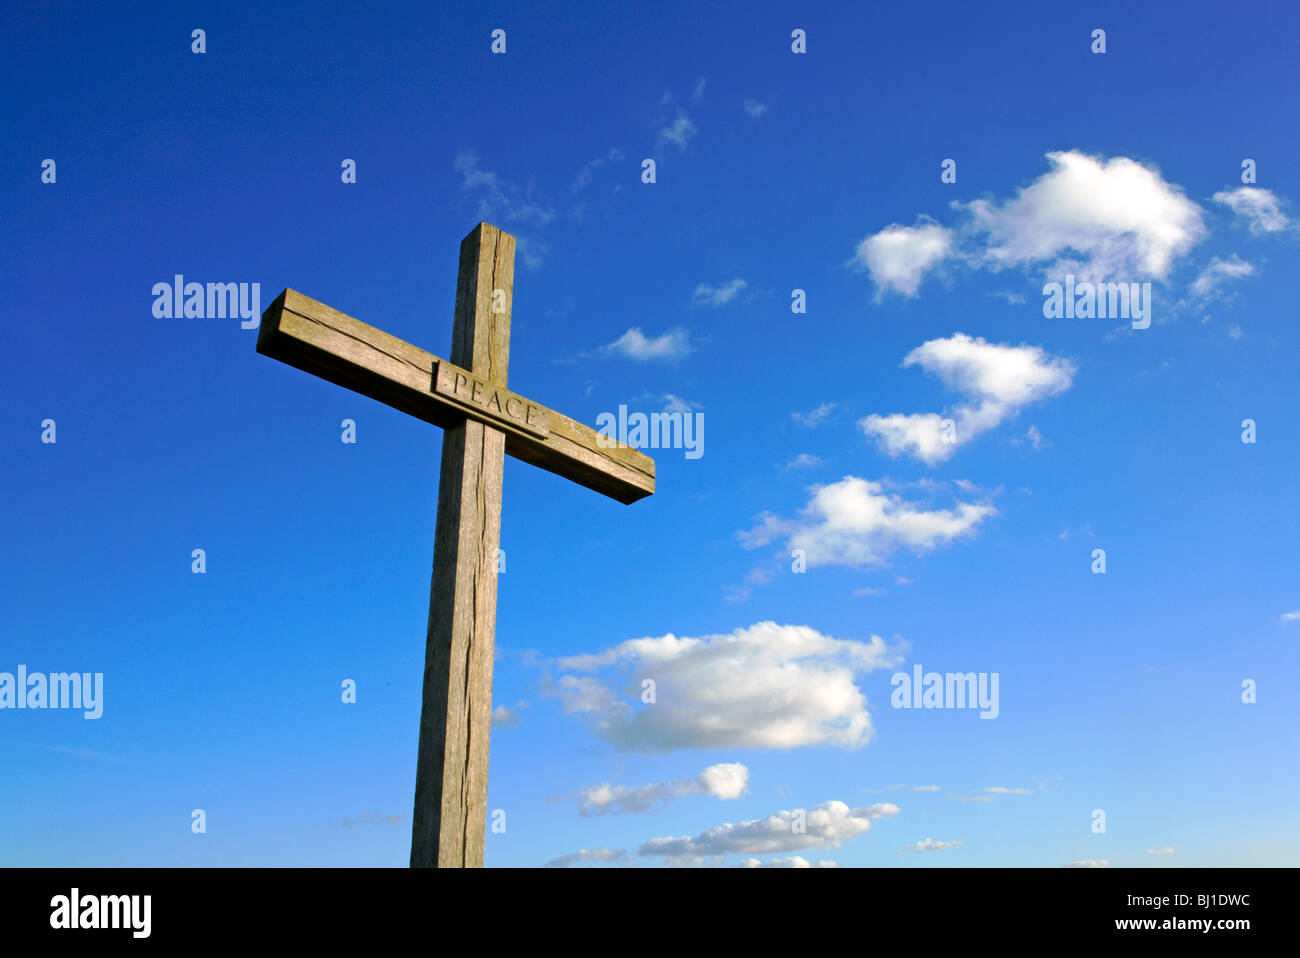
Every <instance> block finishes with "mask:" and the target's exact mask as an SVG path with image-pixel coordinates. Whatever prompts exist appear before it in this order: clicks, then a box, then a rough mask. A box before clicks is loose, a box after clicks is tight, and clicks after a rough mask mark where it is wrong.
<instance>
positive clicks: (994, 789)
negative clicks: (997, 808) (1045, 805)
mask: <svg viewBox="0 0 1300 958" xmlns="http://www.w3.org/2000/svg"><path fill="white" fill-rule="evenodd" d="M984 791H986V792H988V793H989V794H990V795H1032V794H1034V790H1033V789H1032V788H1006V787H1005V786H1002V785H990V786H989V787H988V788H986V789H984Z"/></svg>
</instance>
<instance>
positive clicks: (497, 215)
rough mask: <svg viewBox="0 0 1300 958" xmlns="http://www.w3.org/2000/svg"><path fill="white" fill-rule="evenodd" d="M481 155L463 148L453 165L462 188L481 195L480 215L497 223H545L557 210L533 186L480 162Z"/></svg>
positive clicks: (481, 217) (553, 216)
mask: <svg viewBox="0 0 1300 958" xmlns="http://www.w3.org/2000/svg"><path fill="white" fill-rule="evenodd" d="M478 163H479V160H478V154H477V153H475V152H474V151H473V150H463V151H462V152H461V153H459V154H458V155H457V156H456V159H455V161H454V162H453V166H454V167H455V169H456V172H457V173H459V174H460V176H461V189H462V190H464V191H465V192H466V193H473V194H476V195H477V196H478V218H479V219H480V220H486V221H490V222H496V223H506V222H521V223H532V224H534V225H537V226H545V225H546V224H547V223H549V222H551V220H553V219H554V218H555V211H554V210H553V209H551V208H550V207H549V206H548V205H547V204H546V202H545V201H544V200H542V199H540V198H538V197H536V196H535V195H534V193H533V190H532V189H531V187H520V186H517V185H515V184H514V183H511V182H510V181H509V180H506V179H504V178H502V177H501V176H499V175H497V174H496V173H493V172H491V171H490V170H484V169H482V168H481V167H479V165H478Z"/></svg>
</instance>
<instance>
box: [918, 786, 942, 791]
mask: <svg viewBox="0 0 1300 958" xmlns="http://www.w3.org/2000/svg"><path fill="white" fill-rule="evenodd" d="M912 791H914V792H937V791H939V786H938V785H917V786H916V787H915V788H913V789H912Z"/></svg>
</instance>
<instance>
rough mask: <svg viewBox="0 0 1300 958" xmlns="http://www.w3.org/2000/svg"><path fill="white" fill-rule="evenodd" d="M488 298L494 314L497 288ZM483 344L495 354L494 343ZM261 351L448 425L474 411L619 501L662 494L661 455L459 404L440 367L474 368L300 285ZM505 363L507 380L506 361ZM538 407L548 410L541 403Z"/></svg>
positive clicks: (576, 427)
mask: <svg viewBox="0 0 1300 958" xmlns="http://www.w3.org/2000/svg"><path fill="white" fill-rule="evenodd" d="M471 235H472V234H471ZM489 281H490V280H489ZM496 288H500V287H496ZM486 296H487V299H488V302H489V315H491V312H490V300H491V291H490V290H487V291H486ZM457 299H458V300H459V299H460V296H459V294H458V295H457ZM507 315H508V314H507ZM454 329H455V327H453V340H454V339H455V332H454ZM498 342H500V340H498ZM508 342H509V340H508V334H507V336H506V343H507V344H508ZM479 348H480V349H483V350H485V351H486V352H487V354H488V356H489V357H490V356H491V347H488V346H481V347H479ZM257 351H258V352H259V353H261V354H262V355H264V356H270V357H272V358H273V359H278V360H280V361H281V362H284V363H287V364H289V365H290V366H295V367H297V368H298V369H301V370H304V371H305V372H309V373H311V374H313V375H315V376H319V377H320V378H322V379H326V380H329V381H330V382H332V383H335V384H337V385H339V386H343V387H345V388H347V389H351V390H353V391H354V392H359V393H361V394H362V395H365V396H369V397H370V398H371V399H377V400H379V401H380V402H382V403H386V404H387V405H389V406H392V407H393V408H394V409H400V410H401V411H402V412H404V413H407V414H408V415H411V416H414V417H415V418H417V419H421V420H423V421H425V422H429V423H433V424H434V425H436V426H442V427H443V428H444V429H446V428H448V427H450V426H453V425H455V424H456V423H457V422H459V421H461V420H462V419H463V418H464V417H465V416H467V415H468V416H471V417H473V418H476V419H478V420H479V421H480V422H484V423H487V424H489V425H492V426H494V427H496V428H500V429H502V430H503V431H504V432H505V433H506V450H505V451H506V454H507V455H510V456H513V457H515V458H516V459H520V460H522V461H524V462H527V463H531V464H532V465H534V466H538V467H540V468H542V469H545V470H547V471H548V472H553V473H555V474H557V475H560V476H564V477H565V478H566V479H571V480H573V481H574V482H576V483H578V484H579V485H583V486H586V487H587V488H588V489H594V490H596V491H597V492H600V493H603V494H604V495H607V496H609V497H610V498H612V499H617V500H618V501H619V502H623V503H632V502H636V501H637V500H638V499H643V498H645V497H646V496H648V495H651V494H652V493H653V492H654V489H655V467H654V460H653V459H651V458H650V457H649V456H647V455H645V454H644V453H642V452H640V451H638V450H636V449H633V448H631V447H630V446H624V445H613V446H610V447H609V448H606V449H602V448H601V447H600V446H599V445H598V444H597V442H596V431H595V430H594V429H592V428H591V427H589V426H585V425H583V424H582V423H579V422H575V421H574V420H572V419H570V418H569V417H567V416H564V415H561V414H560V413H558V412H555V411H554V410H546V412H547V418H548V420H549V435H547V436H538V435H536V434H535V433H534V432H531V431H528V430H525V429H523V428H521V427H519V426H517V425H515V424H512V423H510V422H509V421H508V418H505V417H498V416H495V415H494V414H493V413H492V412H491V411H490V410H487V409H484V408H482V407H478V406H475V405H473V404H468V403H460V402H456V401H455V400H454V399H452V398H449V397H448V396H446V395H443V394H442V393H440V392H438V391H437V390H436V389H435V387H434V384H435V380H436V378H437V376H438V374H439V367H441V366H442V365H443V364H444V363H445V364H446V365H447V370H446V371H444V373H443V374H444V375H452V376H454V375H455V374H457V373H459V374H463V375H466V376H473V375H475V373H474V371H473V370H471V369H468V368H465V367H464V366H463V365H461V364H458V363H455V362H454V361H453V362H450V363H448V362H447V360H444V359H439V358H438V357H437V356H435V355H433V354H432V353H429V352H426V351H425V350H423V349H420V348H419V347H418V346H412V345H411V344H410V343H408V342H404V341H403V340H400V339H398V338H397V337H396V336H391V335H389V334H388V333H386V332H384V331H383V330H381V329H376V328H375V327H374V326H370V325H367V324H366V323H363V322H361V321H360V320H358V319H353V318H352V317H351V316H348V315H346V314H344V313H341V312H339V311H338V310H336V309H332V308H330V307H329V306H326V305H325V304H324V303H319V302H317V301H316V300H314V299H311V298H310V297H307V296H304V295H302V294H301V293H298V292H295V291H294V290H291V289H286V290H285V291H284V292H282V293H281V294H280V295H279V296H278V297H276V300H275V302H273V303H272V304H271V305H270V306H268V307H267V309H266V311H265V312H264V313H263V314H262V326H261V329H260V330H259V331H258V334H257ZM499 368H500V369H501V372H502V376H503V377H504V371H505V363H504V361H503V360H502V361H499ZM478 378H480V379H484V378H485V377H484V376H479V377H478ZM510 395H512V396H516V398H518V399H520V400H523V397H522V396H517V394H514V393H511V394H510ZM525 401H527V400H525ZM532 405H534V406H537V407H539V408H541V409H546V407H545V406H542V404H541V403H536V402H533V403H532Z"/></svg>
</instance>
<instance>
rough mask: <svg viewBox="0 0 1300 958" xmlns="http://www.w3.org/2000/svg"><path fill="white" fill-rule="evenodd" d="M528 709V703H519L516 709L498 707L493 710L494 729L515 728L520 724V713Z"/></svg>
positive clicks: (503, 706)
mask: <svg viewBox="0 0 1300 958" xmlns="http://www.w3.org/2000/svg"><path fill="white" fill-rule="evenodd" d="M527 707H528V703H526V702H519V703H518V704H516V705H515V707H514V708H510V707H509V706H506V705H498V706H497V707H496V708H494V709H493V710H492V727H493V728H514V727H515V726H516V725H518V724H519V711H520V709H524V708H527Z"/></svg>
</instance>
